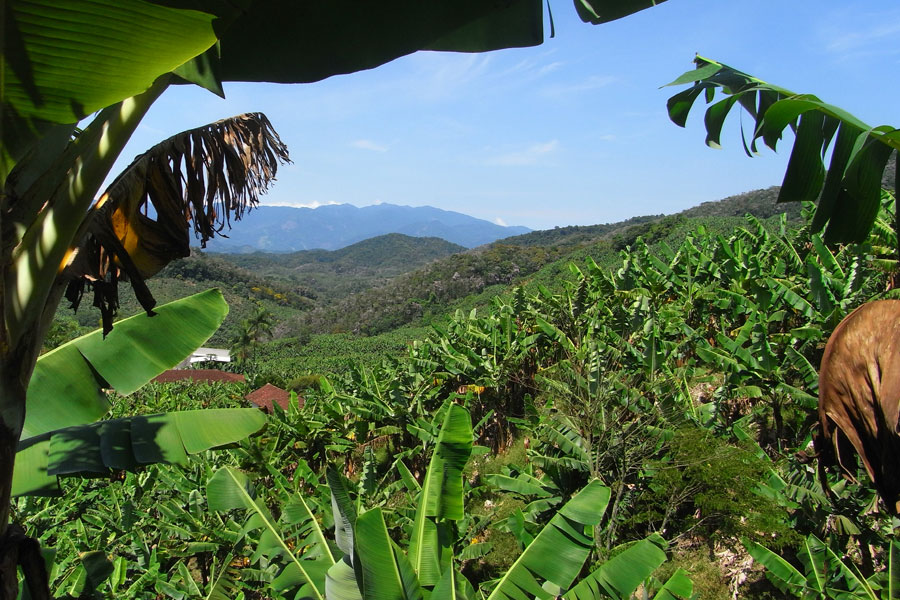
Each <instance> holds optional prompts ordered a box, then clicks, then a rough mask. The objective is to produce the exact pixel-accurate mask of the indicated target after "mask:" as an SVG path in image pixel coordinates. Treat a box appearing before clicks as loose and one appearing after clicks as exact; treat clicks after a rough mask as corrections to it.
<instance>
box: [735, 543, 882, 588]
mask: <svg viewBox="0 0 900 600" xmlns="http://www.w3.org/2000/svg"><path fill="white" fill-rule="evenodd" d="M743 543H744V546H745V547H746V548H747V551H748V552H749V553H750V555H751V556H752V557H753V558H754V560H756V561H757V562H759V563H760V564H762V565H763V566H764V567H765V568H766V576H767V577H768V578H769V580H770V581H771V582H772V583H773V584H774V585H775V586H776V587H778V589H780V590H781V591H782V592H785V593H789V594H792V595H793V596H796V597H798V598H804V599H806V598H822V599H827V598H834V599H841V600H849V599H858V600H896V599H897V598H900V542H898V541H897V540H891V542H890V544H889V546H888V548H886V549H885V551H886V554H887V557H886V558H887V560H886V562H887V570H886V571H885V572H883V573H877V574H875V575H873V576H871V577H865V576H864V575H863V574H862V573H861V572H860V571H859V569H858V568H857V567H856V566H855V565H854V564H853V563H851V562H850V561H848V560H846V559H845V558H844V557H843V556H839V555H838V554H837V553H836V552H835V551H834V550H833V549H832V548H831V547H829V546H828V544H826V543H824V542H823V541H822V540H820V539H819V538H817V537H816V536H815V535H810V536H809V537H807V538H806V540H805V541H804V543H803V545H802V546H801V547H800V549H799V551H798V552H797V558H798V559H799V560H800V562H801V563H802V566H803V571H800V570H799V569H797V567H795V566H794V565H793V564H791V563H790V562H788V561H787V560H785V559H784V558H782V557H781V556H779V555H778V554H776V553H775V552H772V551H771V550H769V549H768V548H766V547H764V546H761V545H760V544H757V543H755V542H752V541H750V540H744V541H743Z"/></svg>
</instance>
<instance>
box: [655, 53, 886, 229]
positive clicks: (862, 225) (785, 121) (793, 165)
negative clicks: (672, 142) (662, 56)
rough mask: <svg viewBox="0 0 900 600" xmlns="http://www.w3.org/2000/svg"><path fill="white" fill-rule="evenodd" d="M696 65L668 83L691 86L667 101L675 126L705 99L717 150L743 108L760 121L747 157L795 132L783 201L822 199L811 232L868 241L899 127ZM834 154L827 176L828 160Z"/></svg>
mask: <svg viewBox="0 0 900 600" xmlns="http://www.w3.org/2000/svg"><path fill="white" fill-rule="evenodd" d="M695 63H696V65H697V68H696V69H694V70H692V71H688V72H687V73H684V74H683V75H681V76H680V77H678V78H677V79H676V80H675V81H673V82H672V83H671V84H669V85H683V84H691V87H689V88H687V89H686V90H683V91H681V92H678V93H677V94H675V95H674V96H672V97H671V98H669V101H668V109H669V117H670V118H671V119H672V121H673V122H675V123H676V124H677V125H680V126H682V127H683V126H684V124H685V122H686V121H687V117H688V113H689V112H690V110H691V108H692V107H693V106H694V104H695V103H696V101H697V100H698V99H699V98H701V97H703V98H704V99H705V100H706V102H707V104H710V106H709V108H708V109H707V110H706V115H705V117H704V124H705V125H706V131H707V135H706V143H707V145H709V146H712V147H719V142H720V137H721V132H722V125H723V123H724V121H725V118H726V117H727V116H728V114H729V113H730V112H731V109H732V108H734V107H736V106H739V107H740V108H742V109H743V110H744V111H745V112H746V113H748V114H749V115H750V117H751V118H753V119H754V123H755V126H754V129H753V132H752V134H751V135H749V136H746V137H744V136H742V137H743V139H742V141H743V142H744V150H745V151H746V152H747V154H748V155H752V154H753V153H755V152H756V150H757V140H760V139H762V141H763V143H765V144H766V146H769V147H770V148H771V149H773V150H774V149H775V147H776V145H777V143H778V141H779V140H781V138H782V135H783V133H784V131H785V130H786V129H787V128H788V127H790V128H791V129H792V130H793V131H794V133H795V136H796V139H795V141H794V148H793V150H792V151H791V156H790V159H789V160H788V166H787V169H786V171H785V174H784V182H783V183H782V186H781V191H780V192H779V195H778V201H779V202H793V201H803V200H810V201H812V200H816V199H817V198H818V199H819V204H818V207H817V209H816V214H815V216H814V218H813V222H812V229H813V231H820V230H821V229H822V228H823V227H824V226H825V224H826V223H827V224H828V227H827V228H826V229H825V240H826V241H827V242H829V243H831V242H862V241H864V240H865V238H866V237H867V236H868V233H869V231H870V229H871V228H872V224H873V222H874V221H875V217H876V216H877V215H878V210H879V208H880V206H881V181H882V174H883V173H884V170H885V167H886V165H887V162H888V158H889V157H890V154H891V152H892V151H894V150H900V129H896V128H894V127H890V126H886V125H885V126H880V127H872V126H870V125H867V124H866V123H864V122H863V121H861V120H860V119H858V118H856V117H855V116H853V115H852V114H850V113H848V112H847V111H845V110H843V109H841V108H839V107H837V106H833V105H831V104H827V103H825V102H822V101H821V100H820V99H819V98H817V97H815V96H813V95H810V94H795V93H794V92H791V91H789V90H787V89H785V88H782V87H778V86H775V85H772V84H769V83H766V82H765V81H762V80H761V79H758V78H756V77H753V76H752V75H748V74H746V73H743V72H741V71H738V70H737V69H734V68H732V67H729V66H727V65H724V64H722V63H719V62H716V61H714V60H710V59H707V58H703V57H700V56H698V57H696V59H695ZM716 92H721V93H722V94H723V96H724V97H722V98H719V97H718V96H717V94H716ZM714 101H715V102H714ZM747 137H749V139H747ZM829 149H830V150H831V158H830V163H829V165H828V169H827V171H826V169H825V164H824V161H823V159H824V157H825V156H827V154H828V150H829Z"/></svg>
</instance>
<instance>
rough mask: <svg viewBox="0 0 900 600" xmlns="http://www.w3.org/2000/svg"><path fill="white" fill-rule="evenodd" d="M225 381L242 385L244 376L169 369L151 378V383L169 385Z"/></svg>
mask: <svg viewBox="0 0 900 600" xmlns="http://www.w3.org/2000/svg"><path fill="white" fill-rule="evenodd" d="M185 380H192V381H225V382H228V383H243V382H244V376H243V375H240V374H239V373H228V372H227V371H219V370H218V369H169V370H168V371H164V372H162V373H160V374H159V375H157V376H156V377H154V378H153V381H157V382H160V383H169V382H171V381H185Z"/></svg>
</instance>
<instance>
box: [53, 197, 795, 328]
mask: <svg viewBox="0 0 900 600" xmlns="http://www.w3.org/2000/svg"><path fill="white" fill-rule="evenodd" d="M776 196H777V188H769V189H766V190H756V191H753V192H748V193H745V194H740V195H737V196H733V197H729V198H726V199H723V200H721V201H719V202H706V203H703V204H701V205H700V206H697V207H694V208H691V209H688V210H686V211H683V212H681V213H679V214H676V215H669V216H663V215H654V216H642V217H634V218H631V219H628V220H626V221H622V222H619V223H610V224H601V225H591V226H571V227H559V228H554V229H551V230H546V231H535V232H531V233H528V234H525V235H520V236H514V237H510V238H507V239H504V240H500V241H498V242H495V243H493V244H490V245H487V246H482V247H480V248H475V249H473V250H465V249H464V248H463V247H461V246H458V245H456V244H451V243H449V242H446V241H444V240H441V239H438V238H416V237H410V236H405V235H401V234H389V235H384V236H379V237H376V238H371V239H369V240H365V241H363V242H359V243H357V244H353V245H352V246H348V247H345V248H342V249H340V250H336V251H327V250H309V251H301V252H294V253H288V254H271V253H251V254H208V253H204V252H201V251H199V250H195V251H194V253H193V255H192V256H191V257H190V258H187V259H184V260H181V261H176V262H174V263H172V264H170V265H169V266H168V267H167V268H166V269H164V270H163V271H162V272H161V273H160V274H159V275H157V276H156V277H155V278H154V279H153V280H152V281H151V282H150V287H151V290H152V291H153V293H154V296H155V297H156V298H157V300H158V301H159V302H168V301H171V300H175V299H177V298H181V297H184V296H187V295H190V294H192V293H195V292H196V291H199V290H202V289H207V288H209V287H219V288H221V289H222V290H223V292H224V293H225V297H226V299H227V300H228V303H229V306H230V307H231V310H230V313H229V315H228V317H227V319H226V321H225V323H224V325H223V326H222V328H221V329H220V330H219V331H218V332H217V333H216V335H215V336H214V337H213V338H212V339H211V341H210V343H211V344H215V345H227V344H228V343H229V342H230V340H231V339H232V338H233V337H234V335H235V333H236V330H237V327H238V325H239V324H240V322H241V321H242V320H243V319H246V318H247V317H249V316H250V315H251V314H252V313H253V312H254V311H255V310H256V309H257V306H262V307H263V308H265V309H266V310H267V311H269V313H271V314H272V315H273V316H274V319H275V321H276V323H277V324H276V326H275V328H274V331H273V334H274V336H275V338H284V337H296V336H301V337H307V336H308V335H310V334H331V333H353V334H363V335H377V334H380V333H384V332H388V331H391V330H392V329H395V328H397V327H403V326H407V325H410V326H422V325H427V324H429V323H431V322H433V321H435V320H438V321H440V320H442V319H444V318H445V315H447V314H448V313H452V312H453V311H454V310H455V309H457V308H466V309H468V308H472V307H476V306H485V305H487V304H488V303H489V302H490V299H491V297H492V296H493V295H495V294H497V293H500V292H502V291H503V290H505V289H506V288H508V287H509V286H511V285H519V284H525V285H529V286H531V287H534V286H536V285H538V284H543V285H555V284H557V283H558V282H559V281H561V280H567V279H569V278H570V277H571V271H570V269H569V266H568V265H569V264H570V263H575V264H582V263H583V261H584V260H585V258H586V257H587V256H590V257H592V258H593V260H595V261H597V263H598V264H600V265H602V266H611V265H612V264H614V263H615V262H616V261H617V260H619V253H620V252H621V251H622V250H624V249H625V248H627V247H629V246H630V245H632V244H633V243H634V242H635V240H636V239H638V238H641V239H643V240H644V241H645V242H647V243H648V244H651V245H653V244H656V243H658V242H660V241H667V242H668V243H670V244H675V245H677V243H678V241H679V237H680V236H683V235H685V234H686V233H687V232H688V231H689V230H691V229H692V228H694V227H695V226H696V225H697V224H699V223H703V224H705V225H706V226H707V227H709V228H712V229H713V230H716V231H721V232H726V231H729V230H730V229H732V228H733V227H735V226H738V225H740V224H741V223H742V222H743V219H742V217H743V215H745V214H752V215H755V216H757V217H759V218H770V217H772V215H775V214H779V211H781V212H784V211H787V215H788V218H789V219H791V220H795V219H796V218H798V215H799V206H796V205H776V204H775V198H776ZM120 302H121V307H120V310H119V314H120V315H121V316H129V315H132V314H135V313H136V312H138V311H139V310H140V308H139V306H138V304H137V302H136V301H135V299H134V297H133V295H132V294H131V293H130V291H129V290H127V289H123V290H122V293H121V294H120ZM98 319H99V317H98V315H96V314H95V311H94V310H93V309H91V307H90V306H89V305H88V303H85V304H84V306H83V308H81V309H80V310H79V312H78V313H77V314H76V315H73V314H72V312H71V310H68V309H67V308H66V307H61V308H60V310H59V313H58V319H57V324H56V325H55V328H54V332H53V335H51V339H50V341H49V343H50V345H55V344H56V343H59V342H61V341H64V340H65V339H68V337H71V336H72V335H74V334H75V333H77V332H78V331H82V332H83V331H85V330H87V329H89V328H93V327H96V326H97V323H98ZM79 326H80V329H79Z"/></svg>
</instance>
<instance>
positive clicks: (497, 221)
mask: <svg viewBox="0 0 900 600" xmlns="http://www.w3.org/2000/svg"><path fill="white" fill-rule="evenodd" d="M494 223H496V224H497V225H499V226H500V227H506V226H507V225H506V221H504V220H503V219H501V218H500V217H497V218H496V219H494Z"/></svg>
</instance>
